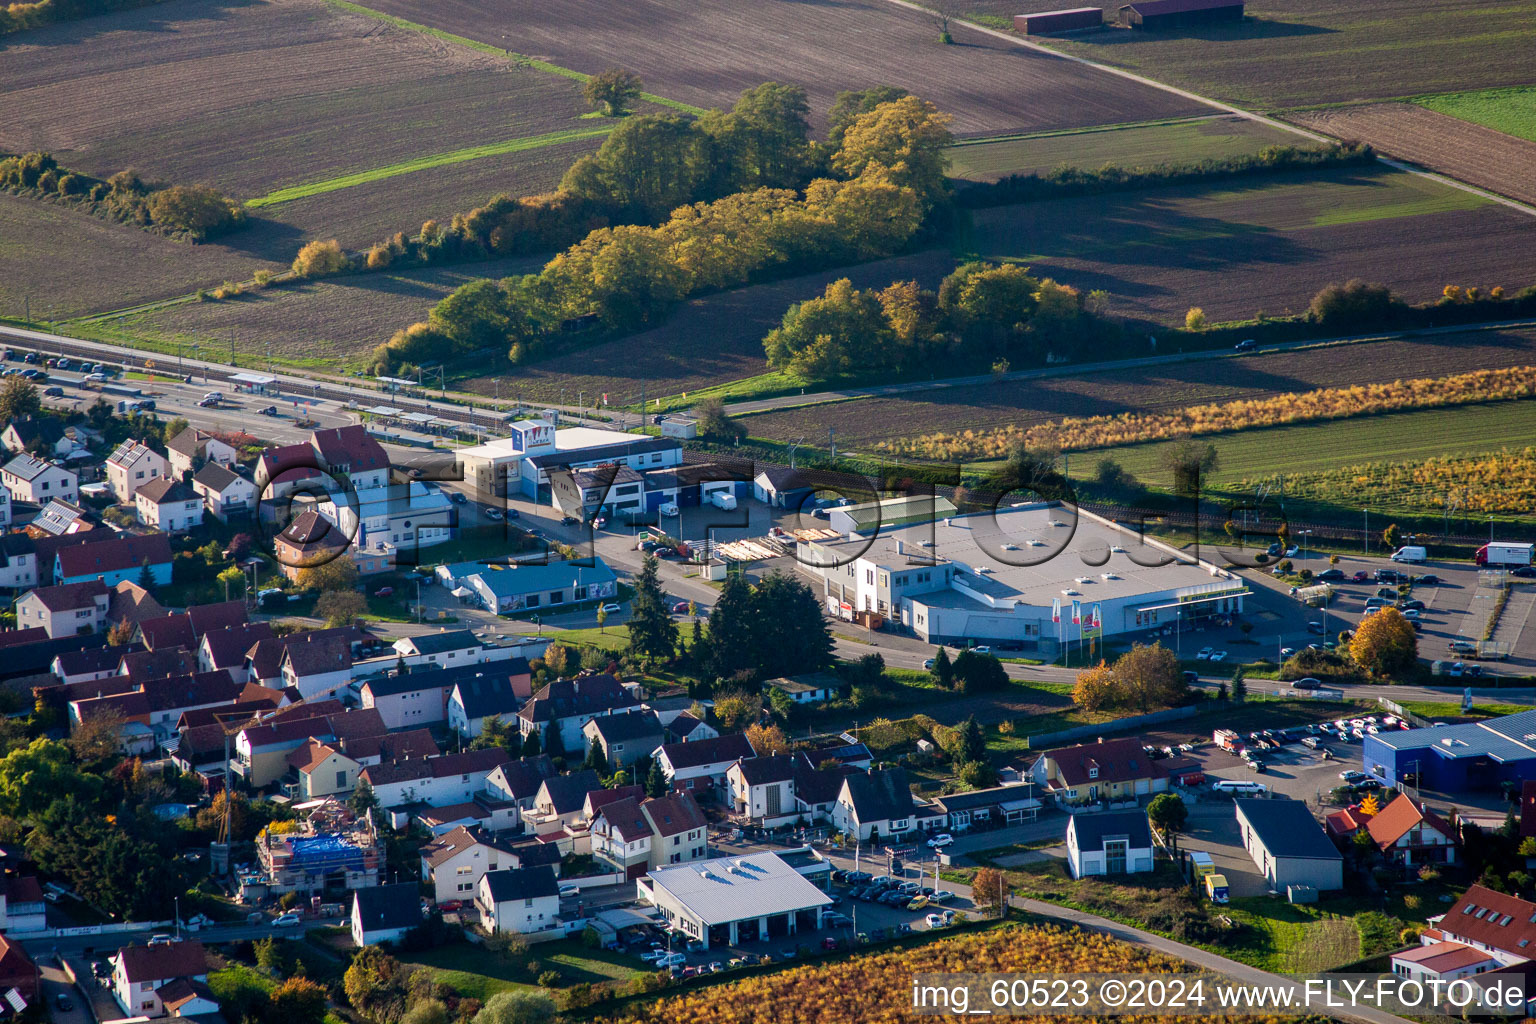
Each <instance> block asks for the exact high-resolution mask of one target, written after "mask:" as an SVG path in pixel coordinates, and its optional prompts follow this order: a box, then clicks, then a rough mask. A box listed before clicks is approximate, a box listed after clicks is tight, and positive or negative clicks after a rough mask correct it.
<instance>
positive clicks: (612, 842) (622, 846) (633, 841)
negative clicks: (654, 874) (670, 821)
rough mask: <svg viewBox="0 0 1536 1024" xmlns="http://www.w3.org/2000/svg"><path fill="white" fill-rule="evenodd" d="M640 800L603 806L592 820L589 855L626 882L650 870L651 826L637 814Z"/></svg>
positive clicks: (644, 818)
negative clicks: (618, 874) (590, 853)
mask: <svg viewBox="0 0 1536 1024" xmlns="http://www.w3.org/2000/svg"><path fill="white" fill-rule="evenodd" d="M640 803H641V801H640V800H639V799H636V798H635V797H628V798H626V799H623V800H615V801H613V802H612V803H608V804H604V805H603V807H602V808H601V809H600V810H598V812H597V815H596V817H594V818H593V819H592V827H591V834H592V854H593V856H595V857H596V858H597V859H598V860H600V861H602V862H603V863H604V864H605V865H607V866H608V867H611V868H612V869H613V870H615V871H622V872H623V873H624V878H625V879H626V880H627V881H634V880H635V879H636V878H639V877H640V876H641V875H643V874H645V873H646V872H647V871H649V870H650V869H651V866H652V865H651V838H652V836H651V823H650V820H649V819H648V818H646V816H645V815H644V814H641V813H640Z"/></svg>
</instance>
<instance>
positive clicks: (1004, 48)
mask: <svg viewBox="0 0 1536 1024" xmlns="http://www.w3.org/2000/svg"><path fill="white" fill-rule="evenodd" d="M369 6H371V7H374V8H376V9H378V10H381V11H384V12H387V13H389V14H392V15H397V16H399V17H402V18H406V19H409V20H411V21H414V22H419V23H423V24H426V25H430V26H432V27H434V28H438V29H445V30H447V31H449V32H452V33H455V34H457V35H461V36H467V37H469V38H471V39H476V40H479V41H480V42H483V43H490V44H493V45H502V39H503V38H506V39H508V40H509V43H508V45H511V46H512V48H513V49H520V50H521V52H523V53H526V54H528V55H530V56H536V57H542V58H545V59H548V60H550V61H553V62H554V63H556V64H559V65H562V66H564V67H569V68H574V69H576V70H577V71H582V72H586V73H588V74H593V73H596V72H598V71H601V70H603V69H604V68H607V67H612V66H621V67H625V68H628V69H629V70H631V71H634V72H635V73H636V74H638V75H639V76H640V77H641V78H642V79H643V80H644V81H645V83H646V86H647V88H649V89H651V90H652V91H654V92H657V93H660V94H662V95H665V96H668V97H671V98H672V99H676V100H682V101H684V102H687V103H691V104H693V105H695V106H698V107H724V108H729V106H730V105H731V103H733V102H734V101H735V99H736V97H737V96H738V95H740V94H741V93H742V92H743V91H744V90H746V89H750V88H752V87H754V86H756V85H758V84H759V83H762V82H765V81H778V82H785V83H788V84H793V85H803V86H805V88H806V90H807V92H808V93H809V95H810V105H811V109H812V110H813V111H815V112H816V116H817V117H818V118H819V117H821V116H822V115H823V114H824V113H825V111H826V110H827V109H829V108H830V107H831V105H832V102H833V100H834V98H835V97H836V94H837V93H838V92H841V91H843V90H846V89H864V88H867V87H869V86H871V85H877V84H878V85H894V86H901V87H903V88H905V89H907V90H908V91H910V92H913V93H916V94H917V95H920V96H922V97H923V98H924V99H927V100H930V101H932V102H933V103H934V104H935V105H936V106H938V108H939V109H940V110H943V111H945V112H947V113H950V114H952V115H954V118H955V122H954V126H953V128H954V131H955V132H956V133H958V134H974V133H992V132H1000V131H1044V130H1049V129H1059V128H1076V127H1082V126H1084V125H1091V124H1120V123H1124V122H1130V121H1148V120H1154V119H1159V118H1168V117H1181V116H1186V115H1192V114H1203V113H1208V112H1209V108H1208V107H1205V106H1204V105H1202V104H1198V103H1194V102H1192V101H1190V100H1186V99H1183V98H1181V97H1178V96H1176V95H1174V94H1172V93H1169V92H1165V91H1163V90H1161V89H1157V88H1155V87H1152V86H1146V85H1141V84H1139V83H1136V82H1132V81H1129V80H1127V79H1122V78H1119V77H1117V76H1114V75H1109V74H1105V73H1104V72H1101V71H1097V70H1095V69H1093V68H1089V67H1085V66H1083V65H1080V64H1075V63H1071V62H1067V61H1062V60H1058V59H1055V58H1053V57H1051V56H1050V55H1047V54H1042V53H1039V52H1035V51H1031V50H1028V49H1025V48H1022V47H1017V46H1013V45H1010V44H1009V43H1007V42H1004V41H1002V40H996V39H992V38H990V37H988V36H986V35H985V34H983V33H979V32H975V31H973V30H972V29H970V28H968V27H965V26H962V25H958V24H956V25H955V26H953V27H952V31H953V33H954V35H955V38H956V40H957V42H958V43H959V44H960V45H956V46H944V45H942V44H941V43H940V42H939V41H938V26H937V24H936V23H935V22H934V20H933V19H932V18H931V17H929V16H927V15H924V14H921V13H918V12H914V11H910V10H907V9H905V8H902V7H898V6H895V5H893V4H888V3H885V2H884V0H841V2H839V3H836V4H830V3H828V4H820V3H817V4H807V3H797V2H794V0H760V2H756V3H741V2H738V0H643V2H630V3H622V4H621V3H608V4H602V5H594V4H592V3H591V2H590V0H511V2H508V3H502V4H496V5H486V4H484V3H480V2H477V0H373V2H371V3H370V4H369Z"/></svg>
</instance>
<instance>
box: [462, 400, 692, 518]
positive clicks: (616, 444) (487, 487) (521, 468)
mask: <svg viewBox="0 0 1536 1024" xmlns="http://www.w3.org/2000/svg"><path fill="white" fill-rule="evenodd" d="M508 431H509V433H508V436H507V437H503V438H498V439H496V440H494V441H488V442H486V443H485V444H480V445H475V446H474V447H472V448H461V449H459V450H458V451H457V452H456V453H455V454H456V456H457V457H458V460H459V463H460V465H462V466H463V467H464V480H465V481H466V482H467V483H469V484H470V485H471V486H472V487H473V488H474V491H475V493H476V494H479V495H481V496H482V497H490V496H493V495H494V496H498V497H500V496H504V495H507V494H521V495H523V496H524V497H527V498H531V499H533V500H534V501H538V502H550V501H551V500H552V492H551V485H550V472H551V471H557V470H559V469H561V468H566V467H568V468H570V469H576V470H580V469H590V468H591V467H593V466H599V465H604V464H608V463H612V464H616V465H618V466H622V467H626V468H627V469H630V470H634V471H635V472H640V471H642V470H648V469H661V468H664V467H668V466H678V465H681V464H682V461H683V447H682V443H681V442H680V441H678V440H677V439H676V438H670V437H665V438H663V437H649V436H647V435H644V434H627V433H624V432H622V431H618V430H602V429H599V428H596V427H566V428H563V429H561V428H558V427H557V426H556V424H555V422H554V420H553V418H546V419H534V420H519V421H518V422H516V423H513V424H510V426H509V427H508ZM620 486H627V487H629V488H631V489H633V488H635V487H638V488H639V491H638V492H637V494H638V496H639V498H640V499H641V500H643V496H644V485H643V483H639V482H636V481H629V483H628V484H624V485H620ZM608 497H609V500H603V498H602V496H599V497H598V498H597V500H596V501H594V502H593V503H592V504H594V505H595V506H597V507H607V506H608V505H610V504H612V500H611V498H612V496H608ZM624 497H625V498H626V499H633V498H635V497H636V494H632V493H629V492H626V494H625V495H624Z"/></svg>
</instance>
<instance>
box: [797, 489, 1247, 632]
mask: <svg viewBox="0 0 1536 1024" xmlns="http://www.w3.org/2000/svg"><path fill="white" fill-rule="evenodd" d="M797 557H798V561H799V564H800V568H801V571H803V572H806V573H808V574H809V575H811V576H812V577H814V578H815V579H817V580H819V581H820V583H821V590H822V593H823V595H824V597H825V600H826V602H827V608H828V610H829V611H830V612H831V613H832V614H833V615H835V616H838V617H841V618H852V617H853V616H854V615H855V614H856V613H859V612H875V613H877V614H879V615H882V616H885V617H886V619H887V620H889V621H890V622H892V623H894V624H897V625H899V626H900V627H903V628H904V629H905V630H906V631H908V632H910V633H912V634H914V635H916V636H919V637H921V638H922V639H923V640H925V641H927V642H929V643H953V644H959V645H962V646H963V645H965V644H967V643H970V642H976V643H997V644H1014V645H1024V646H1042V645H1044V646H1046V647H1050V646H1053V645H1056V644H1062V643H1070V642H1073V641H1077V640H1079V639H1088V638H1091V637H1094V636H1096V635H1102V636H1116V635H1122V634H1128V633H1136V632H1149V633H1150V632H1151V631H1154V630H1156V631H1161V630H1162V629H1163V628H1164V627H1166V626H1170V625H1182V624H1188V623H1189V622H1191V621H1193V620H1198V619H1203V618H1206V617H1209V616H1212V615H1225V614H1229V613H1234V612H1240V611H1242V607H1243V596H1244V595H1245V594H1247V593H1248V588H1247V585H1246V584H1245V583H1244V581H1243V580H1242V578H1241V577H1239V576H1237V575H1235V574H1234V573H1231V572H1229V571H1227V570H1226V569H1223V568H1221V567H1219V566H1217V565H1213V564H1211V563H1209V562H1203V561H1196V560H1193V559H1192V558H1191V557H1190V556H1189V555H1187V554H1185V553H1183V552H1181V551H1177V550H1176V549H1174V548H1171V547H1168V546H1167V545H1165V544H1160V543H1158V542H1157V541H1153V540H1147V539H1143V538H1142V537H1141V536H1140V535H1139V534H1137V533H1135V532H1134V531H1131V530H1128V529H1123V528H1121V527H1120V526H1118V525H1117V524H1115V523H1113V522H1111V521H1109V520H1107V519H1102V518H1100V517H1099V516H1095V515H1093V514H1092V513H1089V512H1085V511H1082V510H1077V511H1076V512H1075V513H1074V512H1073V510H1072V509H1070V508H1065V507H1063V506H1061V505H1060V504H1058V503H1054V502H1051V503H1046V502H1039V503H1034V504H1029V505H1019V506H1016V507H1013V508H1007V509H1001V510H999V511H998V512H997V513H995V514H994V513H990V512H985V513H977V514H973V515H966V516H952V517H949V518H941V519H937V520H935V521H929V522H921V523H915V524H909V525H905V526H900V527H897V528H895V529H881V530H880V531H879V532H878V533H876V534H874V535H873V536H870V535H867V534H860V533H855V532H850V533H847V534H845V535H844V536H842V537H840V538H838V539H836V540H806V541H802V542H801V543H800V545H799V550H798V552H797ZM1058 601H1059V602H1060V603H1061V614H1060V616H1059V618H1060V621H1055V619H1054V618H1053V609H1054V608H1055V604H1056V602H1058ZM1073 602H1077V604H1078V606H1079V608H1080V612H1081V615H1080V619H1081V621H1080V622H1078V623H1073V621H1072V607H1073ZM1095 612H1097V614H1098V619H1099V623H1100V625H1099V626H1098V627H1097V628H1096V627H1095V626H1094V623H1093V616H1094V614H1095Z"/></svg>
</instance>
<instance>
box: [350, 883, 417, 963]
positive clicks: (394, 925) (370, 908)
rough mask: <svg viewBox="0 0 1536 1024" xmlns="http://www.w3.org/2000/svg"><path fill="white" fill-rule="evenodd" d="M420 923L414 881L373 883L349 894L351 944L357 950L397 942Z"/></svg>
mask: <svg viewBox="0 0 1536 1024" xmlns="http://www.w3.org/2000/svg"><path fill="white" fill-rule="evenodd" d="M420 925H421V904H420V903H419V902H418V897H417V886H416V883H415V882H399V883H397V884H395V885H373V886H369V887H367V888H365V889H358V890H356V891H355V892H353V893H352V943H353V945H355V946H357V948H358V949H362V948H363V947H364V946H376V945H378V944H379V943H381V942H399V941H400V940H401V939H402V938H404V937H405V933H406V932H408V931H410V930H411V929H412V928H417V927H420Z"/></svg>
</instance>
